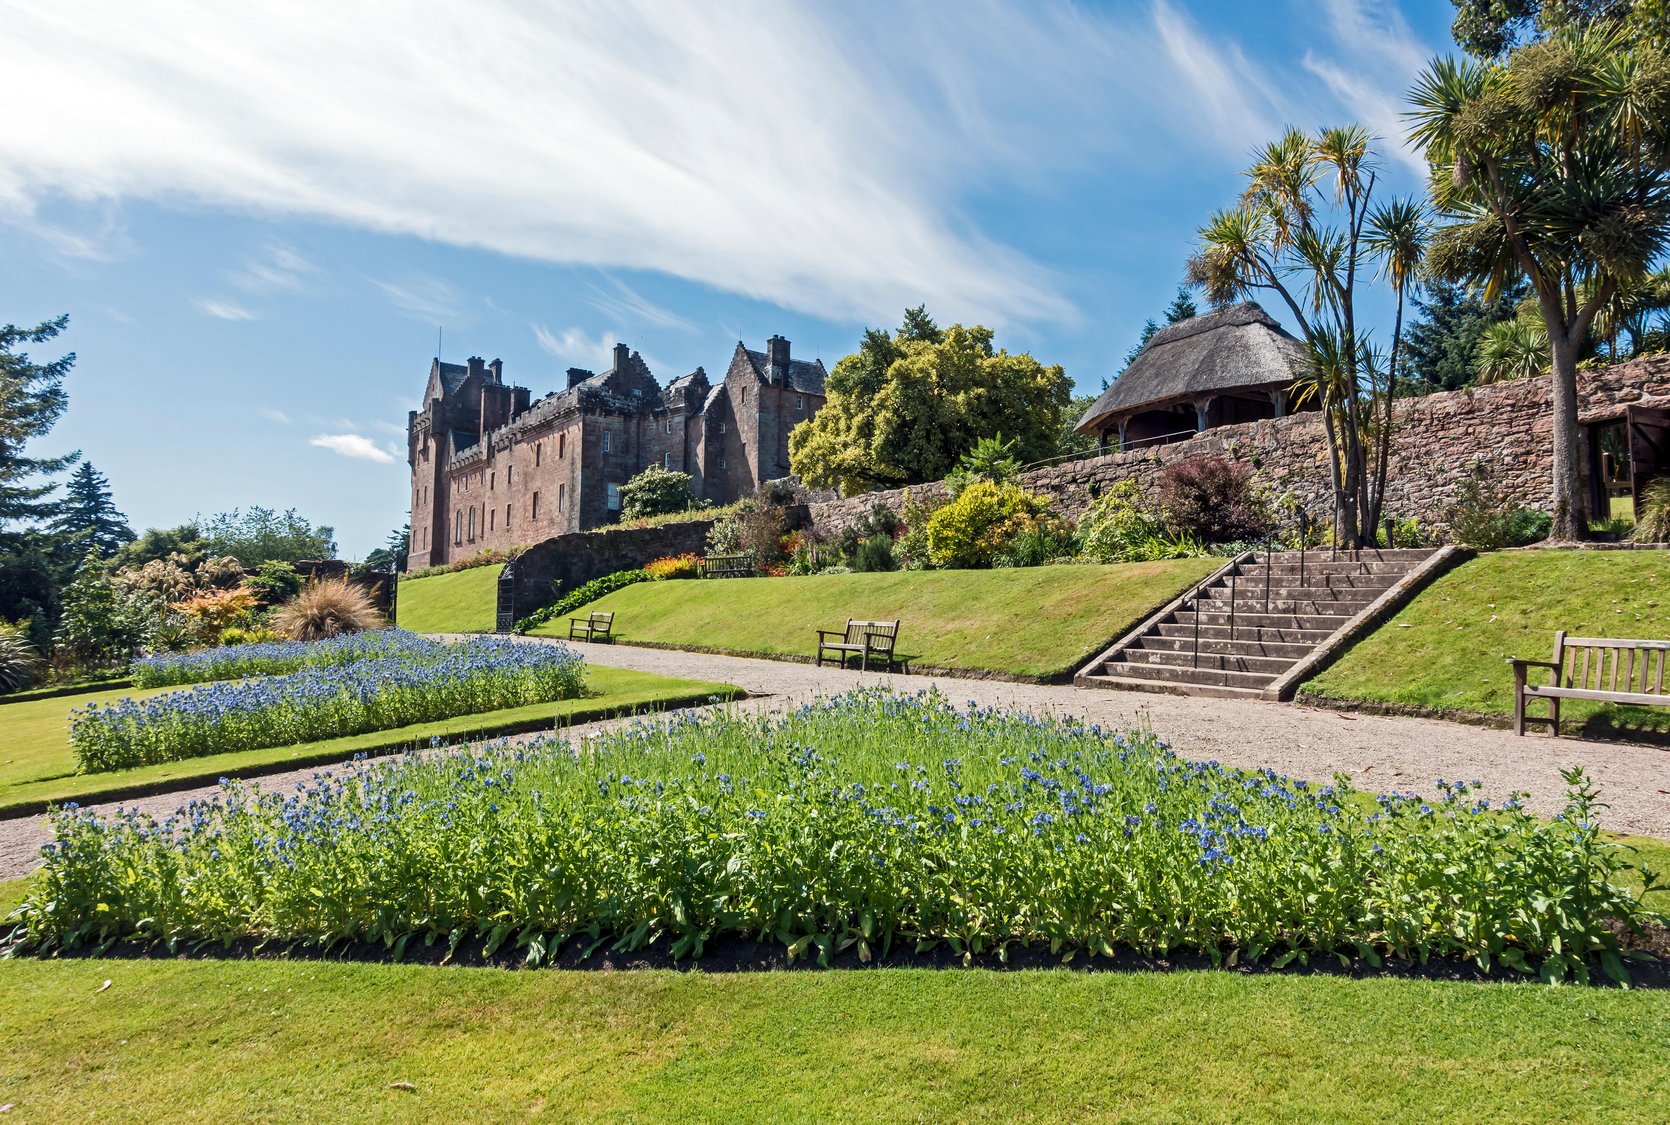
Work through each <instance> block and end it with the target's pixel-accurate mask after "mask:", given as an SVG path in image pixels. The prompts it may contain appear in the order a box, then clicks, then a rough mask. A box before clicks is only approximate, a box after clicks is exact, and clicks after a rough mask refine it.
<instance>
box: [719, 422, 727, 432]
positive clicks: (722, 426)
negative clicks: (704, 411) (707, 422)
mask: <svg viewBox="0 0 1670 1125" xmlns="http://www.w3.org/2000/svg"><path fill="white" fill-rule="evenodd" d="M719 432H720V433H725V432H726V430H725V423H723V422H721V423H719Z"/></svg>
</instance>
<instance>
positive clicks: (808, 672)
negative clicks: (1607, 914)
mask: <svg viewBox="0 0 1670 1125" xmlns="http://www.w3.org/2000/svg"><path fill="white" fill-rule="evenodd" d="M530 643H540V642H539V641H538V640H536V639H532V638H530ZM574 647H575V648H577V649H579V650H581V651H583V652H584V653H585V655H586V658H587V659H588V660H590V661H591V662H593V663H595V664H601V665H607V666H610V667H616V668H631V669H636V670H639V671H644V672H659V673H661V674H663V675H669V676H683V677H689V678H694V679H702V680H716V681H722V682H725V683H732V684H737V685H739V686H741V687H743V688H746V689H747V690H748V691H749V692H750V693H753V694H756V695H759V696H761V697H762V698H759V699H754V700H750V701H749V702H748V703H747V704H744V706H747V707H750V708H757V709H777V708H782V707H785V706H789V705H792V704H797V703H801V702H804V701H805V700H807V699H810V698H812V697H813V696H816V695H820V694H829V693H831V692H838V691H843V690H845V689H847V688H850V687H853V686H855V685H858V684H875V683H888V684H892V685H893V686H894V687H896V688H898V689H900V690H906V691H915V690H918V689H922V688H926V687H928V686H930V685H933V686H937V687H938V688H939V689H940V690H941V691H942V692H944V693H945V694H946V695H947V696H949V697H950V698H951V699H953V700H955V701H958V702H962V701H965V700H975V701H977V702H979V703H980V704H981V705H995V706H1001V707H1010V708H1014V709H1018V710H1028V711H1034V712H1039V713H1044V712H1050V713H1055V714H1060V715H1069V716H1073V717H1076V718H1081V719H1084V720H1086V721H1089V722H1098V723H1101V724H1102V725H1103V726H1112V727H1135V726H1142V727H1147V728H1150V729H1152V730H1153V731H1154V732H1155V733H1156V734H1158V735H1159V736H1160V737H1161V738H1164V739H1165V740H1166V741H1167V742H1169V743H1170V744H1171V745H1172V746H1173V747H1175V748H1176V749H1177V750H1178V752H1179V753H1181V754H1183V755H1185V756H1186V757H1190V758H1212V759H1216V760H1218V761H1220V762H1223V763H1224V764H1226V765H1233V766H1248V767H1257V768H1262V767H1265V766H1269V767H1272V768H1274V769H1275V770H1277V771H1278V772H1280V773H1284V774H1288V775H1290V776H1294V777H1303V778H1309V779H1311V780H1315V781H1328V780H1331V779H1332V778H1333V776H1334V775H1335V774H1336V773H1344V774H1346V775H1348V776H1349V777H1351V778H1352V780H1353V781H1354V782H1355V783H1356V784H1357V785H1358V786H1359V787H1361V788H1365V789H1375V790H1387V789H1398V790H1409V789H1416V790H1422V791H1426V792H1430V791H1431V787H1432V783H1433V781H1434V780H1435V779H1436V778H1440V777H1444V778H1463V779H1471V778H1480V779H1482V780H1483V781H1484V783H1485V787H1484V792H1485V794H1486V795H1487V796H1490V797H1491V798H1492V799H1497V798H1501V797H1505V796H1506V795H1508V794H1509V793H1514V792H1522V791H1523V792H1528V793H1529V794H1530V798H1529V799H1528V801H1527V803H1528V805H1529V806H1530V807H1531V808H1532V809H1534V810H1536V811H1538V812H1542V813H1546V814H1552V813H1555V812H1558V811H1559V809H1560V806H1561V803H1562V799H1563V795H1564V792H1565V785H1564V783H1563V782H1562V781H1561V780H1560V770H1561V769H1562V768H1567V767H1570V766H1574V765H1581V766H1583V767H1584V768H1585V769H1587V770H1588V771H1589V773H1590V775H1591V776H1593V777H1594V778H1595V779H1596V780H1597V781H1599V783H1600V785H1601V788H1602V797H1603V799H1604V800H1606V801H1608V802H1610V803H1611V806H1612V807H1611V809H1610V811H1609V812H1608V813H1606V814H1605V815H1604V817H1603V820H1602V823H1603V824H1605V825H1606V826H1607V827H1609V828H1612V829H1614V830H1616V831H1620V832H1638V833H1642V834H1645V835H1651V836H1660V837H1665V838H1670V750H1666V749H1660V748H1656V747H1650V746H1639V745H1633V744H1629V743H1617V742H1584V741H1579V740H1576V739H1559V740H1554V739H1551V738H1549V737H1547V736H1546V735H1527V736H1526V737H1524V738H1517V737H1515V736H1514V735H1513V734H1511V733H1509V732H1507V731H1499V730H1488V729H1485V728H1482V727H1471V726H1464V725H1461V724H1458V723H1448V722H1442V721H1439V720H1435V719H1410V718H1394V717H1387V716H1375V715H1347V714H1343V713H1341V712H1337V711H1329V710H1322V709H1317V708H1310V707H1300V706H1296V705H1294V704H1291V703H1262V702H1257V701H1247V700H1241V699H1202V698H1195V697H1190V696H1175V695H1152V694H1147V693H1143V692H1123V691H1101V690H1094V691H1093V690H1086V689H1083V688H1075V687H1070V686H1057V685H1036V684H1016V683H1009V682H1007V681H1002V680H967V679H951V678H943V677H934V676H905V675H886V674H882V673H876V672H871V673H868V674H864V673H859V672H848V671H843V670H841V669H837V668H818V667H816V666H814V665H811V664H791V663H787V662H783V661H775V660H754V659H749V658H745V657H735V656H711V655H704V654H699V653H688V652H674V651H668V650H662V649H647V648H633V647H631V646H628V645H593V644H583V643H579V642H574ZM604 725H605V724H601V723H592V724H586V725H583V726H579V727H576V728H574V732H575V733H577V734H584V733H587V732H589V731H593V730H596V729H599V728H601V727H602V726H604ZM315 772H317V767H309V768H307V769H302V770H297V771H295V772H293V773H287V774H275V775H273V776H271V777H265V778H261V779H260V780H259V782H258V783H257V784H259V785H260V786H261V787H262V788H263V789H268V790H274V789H289V788H292V787H294V786H295V785H297V784H298V783H300V782H302V781H304V780H306V779H307V778H309V777H311V776H312V775H313V774H314V773H315ZM213 792H214V788H213V787H208V788H203V789H194V790H189V791H181V792H175V793H169V794H165V795H162V796H157V797H148V798H144V799H140V800H130V801H123V802H121V804H122V806H123V807H129V808H140V809H143V810H145V811H146V812H150V813H154V814H159V815H160V814H165V813H168V812H172V811H173V810H174V809H176V808H178V807H179V806H181V805H183V804H185V803H186V802H187V801H189V800H191V799H192V798H194V797H202V796H205V795H208V794H211V793H213ZM49 838H50V830H49V829H48V827H47V825H46V820H45V818H44V817H38V816H36V817H21V818H17V819H12V820H0V879H12V878H16V877H17V876H19V875H23V874H26V873H28V872H29V871H31V870H33V869H34V868H35V867H37V866H39V859H38V853H39V850H40V846H41V844H43V843H45V842H46V841H47V840H48V839H49Z"/></svg>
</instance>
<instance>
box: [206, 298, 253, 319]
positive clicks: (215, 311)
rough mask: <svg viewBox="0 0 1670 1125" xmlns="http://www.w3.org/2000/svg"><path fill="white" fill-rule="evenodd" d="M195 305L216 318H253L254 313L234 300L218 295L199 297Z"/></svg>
mask: <svg viewBox="0 0 1670 1125" xmlns="http://www.w3.org/2000/svg"><path fill="white" fill-rule="evenodd" d="M197 307H198V308H200V309H202V310H203V311H204V312H206V313H208V314H209V315H210V316H212V317H215V318H216V319H218V320H254V319H255V314H254V313H252V312H250V311H249V310H248V309H246V308H244V307H243V306H242V305H240V304H238V303H237V302H235V301H224V300H221V299H220V298H218V297H199V298H197Z"/></svg>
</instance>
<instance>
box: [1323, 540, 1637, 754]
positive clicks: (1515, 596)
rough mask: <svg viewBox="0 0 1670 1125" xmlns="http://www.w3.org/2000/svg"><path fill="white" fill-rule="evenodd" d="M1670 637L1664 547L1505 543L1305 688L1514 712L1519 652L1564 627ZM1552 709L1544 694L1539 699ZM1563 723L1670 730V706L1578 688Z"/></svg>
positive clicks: (1425, 594) (1544, 651) (1437, 586)
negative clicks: (1561, 547)
mask: <svg viewBox="0 0 1670 1125" xmlns="http://www.w3.org/2000/svg"><path fill="white" fill-rule="evenodd" d="M1557 629H1564V630H1565V631H1566V632H1567V633H1569V634H1571V635H1573V636H1591V637H1592V636H1601V637H1639V638H1655V637H1670V557H1667V556H1666V555H1665V554H1664V553H1662V552H1658V551H1583V550H1572V551H1501V552H1496V553H1493V554H1486V555H1481V556H1479V557H1478V558H1476V559H1472V560H1470V561H1468V562H1465V563H1463V564H1461V565H1460V566H1458V567H1456V568H1455V569H1454V570H1452V571H1450V572H1449V573H1448V574H1445V575H1443V576H1441V577H1440V578H1438V579H1437V580H1436V581H1434V582H1433V583H1432V585H1430V586H1429V587H1427V588H1426V589H1425V590H1423V591H1422V592H1421V593H1420V594H1419V595H1417V596H1416V597H1415V599H1414V600H1413V601H1411V602H1410V603H1409V604H1408V605H1406V606H1405V607H1404V608H1403V610H1402V611H1401V612H1399V613H1398V614H1397V615H1396V616H1395V617H1393V618H1392V619H1391V620H1390V621H1388V622H1387V623H1386V624H1384V625H1382V626H1381V627H1380V628H1379V629H1377V630H1375V631H1374V632H1373V633H1371V634H1370V635H1369V636H1368V637H1366V638H1365V639H1363V640H1362V641H1360V642H1358V643H1357V644H1356V645H1354V646H1353V647H1352V648H1351V650H1350V651H1349V652H1347V653H1346V654H1345V655H1344V656H1343V657H1342V658H1341V659H1340V660H1339V661H1338V662H1337V663H1336V664H1334V665H1333V666H1332V667H1330V668H1328V669H1327V670H1326V671H1325V672H1323V673H1322V675H1320V676H1318V677H1317V678H1316V679H1313V680H1311V681H1309V682H1308V683H1306V684H1305V685H1304V687H1303V689H1302V697H1303V696H1312V697H1317V698H1321V699H1326V700H1338V701H1344V702H1350V703H1378V704H1388V705H1391V706H1393V707H1399V708H1412V709H1418V710H1423V711H1430V712H1449V713H1463V714H1468V715H1476V716H1483V717H1487V718H1491V719H1496V720H1500V719H1505V718H1507V717H1509V716H1511V715H1512V714H1513V673H1512V671H1511V670H1510V669H1509V667H1508V665H1507V663H1506V661H1507V658H1508V657H1510V656H1520V657H1529V658H1532V659H1537V660H1547V659H1548V657H1549V654H1550V653H1551V652H1552V650H1553V645H1554V632H1555V630H1557ZM1533 706H1534V707H1535V708H1536V710H1535V713H1536V714H1544V713H1545V712H1544V711H1543V710H1542V709H1541V707H1542V705H1541V704H1535V705H1533ZM1561 719H1562V723H1561V729H1562V730H1564V731H1567V732H1571V731H1578V730H1581V731H1582V732H1583V733H1585V734H1615V733H1620V732H1623V733H1628V732H1631V731H1647V732H1666V731H1670V708H1664V707H1625V706H1619V705H1616V704H1608V703H1593V702H1589V701H1586V700H1576V699H1568V700H1566V701H1565V703H1564V705H1563V706H1562V707H1561Z"/></svg>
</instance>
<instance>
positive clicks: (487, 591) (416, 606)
mask: <svg viewBox="0 0 1670 1125" xmlns="http://www.w3.org/2000/svg"><path fill="white" fill-rule="evenodd" d="M502 570H504V564H503V563H499V564H497V565H494V566H476V567H471V568H470V569H468V570H455V571H453V572H452V573H451V574H432V575H430V576H429V577H428V578H412V579H407V580H405V581H402V582H401V583H400V591H399V600H398V601H397V603H396V604H395V607H394V616H395V623H396V624H398V625H399V626H400V627H401V628H402V629H410V630H411V631H412V632H414V633H491V632H492V631H493V627H494V625H496V624H497V621H496V620H495V615H496V612H497V606H498V584H499V572H500V571H502Z"/></svg>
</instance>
